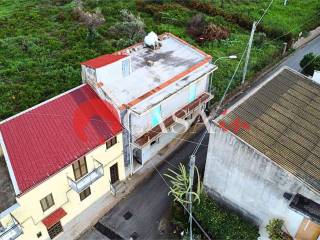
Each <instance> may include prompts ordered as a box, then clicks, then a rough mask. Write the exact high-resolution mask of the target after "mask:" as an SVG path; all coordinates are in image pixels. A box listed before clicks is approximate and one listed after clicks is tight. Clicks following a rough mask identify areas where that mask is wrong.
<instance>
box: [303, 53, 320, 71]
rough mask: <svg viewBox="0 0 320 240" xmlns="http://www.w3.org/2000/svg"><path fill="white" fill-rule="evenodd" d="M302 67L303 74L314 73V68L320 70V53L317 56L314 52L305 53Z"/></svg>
mask: <svg viewBox="0 0 320 240" xmlns="http://www.w3.org/2000/svg"><path fill="white" fill-rule="evenodd" d="M300 67H301V68H302V73H303V74H306V75H313V72H314V70H320V55H318V56H316V55H314V54H313V53H308V54H306V55H304V57H303V59H302V60H301V62H300Z"/></svg>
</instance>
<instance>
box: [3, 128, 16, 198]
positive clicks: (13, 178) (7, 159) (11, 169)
mask: <svg viewBox="0 0 320 240" xmlns="http://www.w3.org/2000/svg"><path fill="white" fill-rule="evenodd" d="M0 146H1V147H2V150H3V155H4V160H5V161H6V165H7V169H8V172H9V176H10V179H11V183H12V186H13V189H14V192H15V194H16V196H17V195H19V194H20V193H21V191H20V189H19V186H18V182H17V179H16V176H15V174H14V171H13V167H12V165H11V162H10V157H9V154H8V151H7V148H6V144H5V142H4V139H3V137H2V133H1V131H0Z"/></svg>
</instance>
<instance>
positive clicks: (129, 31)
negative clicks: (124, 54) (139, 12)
mask: <svg viewBox="0 0 320 240" xmlns="http://www.w3.org/2000/svg"><path fill="white" fill-rule="evenodd" d="M120 16H121V21H120V22H117V23H116V24H114V25H113V26H111V27H110V28H109V32H110V34H111V35H112V36H113V37H114V38H116V39H120V42H122V43H123V45H129V44H133V43H135V42H138V41H141V40H142V39H143V38H144V36H145V35H146V33H145V31H144V28H145V24H144V22H143V20H142V19H141V18H140V17H139V16H135V15H134V14H132V13H131V12H130V11H128V10H127V9H122V10H121V11H120Z"/></svg>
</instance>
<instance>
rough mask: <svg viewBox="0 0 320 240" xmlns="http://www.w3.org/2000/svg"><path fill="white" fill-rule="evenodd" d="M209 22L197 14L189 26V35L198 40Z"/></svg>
mask: <svg viewBox="0 0 320 240" xmlns="http://www.w3.org/2000/svg"><path fill="white" fill-rule="evenodd" d="M207 24H208V23H207V22H206V20H205V18H204V16H203V15H202V14H197V15H195V16H194V17H192V18H191V20H190V21H189V23H188V25H187V33H188V34H189V35H191V36H192V37H193V38H195V39H198V38H199V37H200V36H201V35H202V34H203V32H204V30H205V29H206V26H207Z"/></svg>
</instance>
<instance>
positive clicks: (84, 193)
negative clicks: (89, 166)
mask: <svg viewBox="0 0 320 240" xmlns="http://www.w3.org/2000/svg"><path fill="white" fill-rule="evenodd" d="M90 195H91V189H90V187H88V188H86V189H85V190H83V191H82V192H81V193H79V196H80V200H81V201H83V200H84V199H86V198H87V197H89V196H90Z"/></svg>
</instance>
